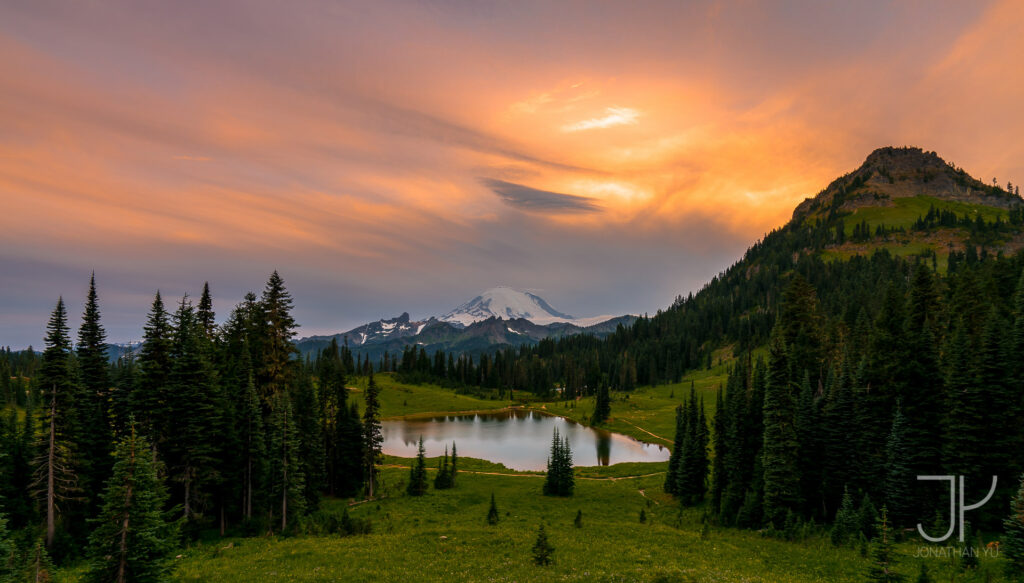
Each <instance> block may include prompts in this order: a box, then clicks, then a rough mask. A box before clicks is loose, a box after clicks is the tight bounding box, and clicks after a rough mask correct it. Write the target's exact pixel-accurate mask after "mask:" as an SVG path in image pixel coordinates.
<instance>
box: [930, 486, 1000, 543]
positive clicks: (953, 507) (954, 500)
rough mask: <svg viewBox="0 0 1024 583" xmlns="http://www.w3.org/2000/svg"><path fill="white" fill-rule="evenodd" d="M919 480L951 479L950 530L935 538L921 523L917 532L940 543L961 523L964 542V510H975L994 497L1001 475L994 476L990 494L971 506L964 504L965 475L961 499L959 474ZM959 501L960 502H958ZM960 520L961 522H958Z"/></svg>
mask: <svg viewBox="0 0 1024 583" xmlns="http://www.w3.org/2000/svg"><path fill="white" fill-rule="evenodd" d="M917 479H918V480H949V530H948V531H946V534H945V535H944V536H941V537H938V538H935V537H931V536H928V534H926V533H925V531H924V528H923V527H922V526H921V523H918V524H917V532H919V533H921V536H922V537H924V538H925V539H926V540H930V541H931V542H933V543H940V542H942V541H944V540H946V539H948V538H949V537H951V536H953V530H954V529H956V525H957V524H959V525H960V542H964V512H965V511H967V510H975V509H977V508H981V507H982V506H984V505H985V503H986V502H988V501H989V499H990V498H992V495H993V494H995V493H996V483H997V482H998V481H999V476H992V489H991V490H989V491H988V495H987V496H985V499H984V500H982V501H981V502H978V503H977V504H971V505H970V506H964V477H963V476H960V489H959V494H960V495H959V500H958V497H957V487H956V486H957V483H956V479H957V476H918V477H917ZM958 502H959V504H958ZM957 506H959V508H960V514H959V516H958V515H957ZM958 521H959V522H958Z"/></svg>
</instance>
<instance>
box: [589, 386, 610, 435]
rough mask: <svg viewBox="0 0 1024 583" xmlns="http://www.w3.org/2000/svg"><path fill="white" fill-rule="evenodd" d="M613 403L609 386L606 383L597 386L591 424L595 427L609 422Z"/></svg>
mask: <svg viewBox="0 0 1024 583" xmlns="http://www.w3.org/2000/svg"><path fill="white" fill-rule="evenodd" d="M611 411H612V401H611V396H610V395H609V394H608V386H607V385H605V384H604V383H600V384H598V386H597V397H596V402H595V404H594V415H593V416H592V417H591V418H590V422H591V423H593V424H594V425H600V424H602V423H604V422H605V421H607V420H608V416H609V415H611Z"/></svg>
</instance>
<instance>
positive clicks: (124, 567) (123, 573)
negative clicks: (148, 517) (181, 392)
mask: <svg viewBox="0 0 1024 583" xmlns="http://www.w3.org/2000/svg"><path fill="white" fill-rule="evenodd" d="M134 432H135V429H134V427H133V428H132V448H131V452H130V454H129V459H130V460H131V469H129V470H128V490H127V491H126V492H125V497H124V508H125V510H124V521H123V522H122V523H121V542H120V544H119V546H118V552H119V555H120V556H119V558H118V562H117V583H125V582H126V581H127V580H128V524H129V522H128V521H129V517H130V514H129V508H131V505H132V484H134V483H135V480H134V475H135V433H134Z"/></svg>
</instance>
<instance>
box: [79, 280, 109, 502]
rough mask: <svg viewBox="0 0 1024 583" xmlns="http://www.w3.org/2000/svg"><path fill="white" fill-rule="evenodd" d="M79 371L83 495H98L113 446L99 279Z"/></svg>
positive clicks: (82, 337)
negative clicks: (88, 493) (95, 493)
mask: <svg viewBox="0 0 1024 583" xmlns="http://www.w3.org/2000/svg"><path fill="white" fill-rule="evenodd" d="M77 356H78V369H79V375H80V379H81V388H82V395H81V396H82V399H81V400H82V402H81V403H80V404H79V406H78V408H77V411H76V412H75V414H76V415H77V416H78V417H79V418H80V420H81V421H80V423H81V427H82V432H81V444H80V447H79V451H78V454H79V455H80V456H81V460H82V462H81V465H82V490H83V492H99V490H100V488H101V487H102V484H103V483H104V482H105V481H106V478H107V476H109V475H110V446H111V443H112V441H113V433H112V432H111V427H110V416H109V412H108V401H109V398H110V378H109V375H108V374H107V369H108V361H107V344H106V332H105V331H104V330H103V326H102V325H101V324H100V308H99V299H98V297H97V294H96V275H95V274H93V275H92V277H91V278H90V279H89V294H88V296H87V298H86V302H85V312H84V313H83V314H82V326H81V327H80V328H79V329H78V346H77ZM89 502H90V504H89V508H88V509H87V512H88V514H94V513H95V511H96V510H98V508H99V500H98V497H96V496H93V497H91V498H90V501H89Z"/></svg>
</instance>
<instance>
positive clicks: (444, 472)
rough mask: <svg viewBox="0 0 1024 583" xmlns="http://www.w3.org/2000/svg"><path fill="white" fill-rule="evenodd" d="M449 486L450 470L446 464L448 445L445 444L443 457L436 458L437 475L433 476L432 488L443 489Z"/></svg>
mask: <svg viewBox="0 0 1024 583" xmlns="http://www.w3.org/2000/svg"><path fill="white" fill-rule="evenodd" d="M424 479H426V478H424ZM451 487H452V471H451V468H450V467H449V466H448V446H445V448H444V457H443V458H441V459H438V460H437V475H436V476H434V489H436V490H445V489H447V488H451Z"/></svg>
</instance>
